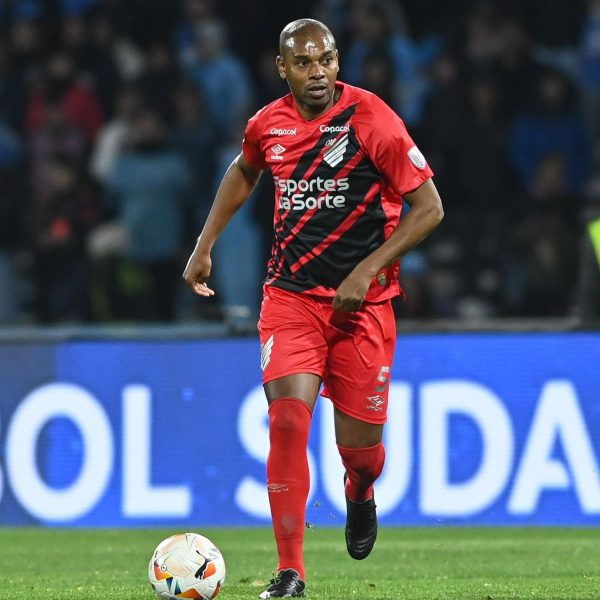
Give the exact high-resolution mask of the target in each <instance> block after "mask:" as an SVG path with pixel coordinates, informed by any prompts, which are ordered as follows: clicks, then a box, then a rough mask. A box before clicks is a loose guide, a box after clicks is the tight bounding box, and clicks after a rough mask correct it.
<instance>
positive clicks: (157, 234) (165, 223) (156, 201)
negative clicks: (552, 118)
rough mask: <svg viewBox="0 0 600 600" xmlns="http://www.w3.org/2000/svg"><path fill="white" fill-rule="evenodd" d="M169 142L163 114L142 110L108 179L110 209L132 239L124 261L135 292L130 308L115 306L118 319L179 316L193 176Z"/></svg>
mask: <svg viewBox="0 0 600 600" xmlns="http://www.w3.org/2000/svg"><path fill="white" fill-rule="evenodd" d="M166 139H167V132H166V127H165V124H164V122H163V120H162V119H161V117H160V115H159V114H158V113H157V112H155V111H152V110H150V109H146V110H143V111H141V112H140V113H139V114H138V116H137V118H136V119H135V122H134V124H133V129H132V134H131V146H130V148H129V149H128V150H127V151H126V152H123V153H122V154H120V155H119V156H118V157H117V158H116V160H115V161H114V163H113V167H112V169H111V170H110V172H109V173H108V176H107V178H106V188H107V193H108V197H107V200H108V208H109V209H112V211H113V212H114V214H115V215H116V217H115V218H116V221H117V222H118V223H119V224H120V225H121V226H122V227H123V228H124V229H125V231H126V232H127V234H128V238H129V243H128V247H127V255H126V259H127V261H128V264H127V268H128V269H129V275H130V277H129V280H130V281H133V286H132V287H133V289H132V293H131V294H130V296H131V298H130V302H129V303H128V305H127V306H124V307H119V306H116V307H113V310H114V314H115V316H117V317H120V318H137V319H154V320H156V319H159V320H165V321H168V320H172V319H173V318H174V315H175V284H176V282H177V281H178V277H179V264H178V262H177V259H178V254H179V252H181V251H182V249H183V247H184V238H183V232H184V225H183V207H184V205H185V203H186V202H188V201H189V197H190V194H191V189H190V186H191V174H190V172H189V170H188V168H187V165H186V163H185V161H184V160H183V159H182V158H181V157H180V156H179V155H178V154H177V153H175V152H174V151H173V150H172V149H170V148H169V147H168V146H167V143H166ZM123 297H124V298H126V297H127V290H123ZM122 309H124V311H123V312H120V311H121V310H122Z"/></svg>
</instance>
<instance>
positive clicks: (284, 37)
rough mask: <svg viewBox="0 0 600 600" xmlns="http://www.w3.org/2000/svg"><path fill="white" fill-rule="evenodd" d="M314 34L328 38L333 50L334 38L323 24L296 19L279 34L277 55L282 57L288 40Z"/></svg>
mask: <svg viewBox="0 0 600 600" xmlns="http://www.w3.org/2000/svg"><path fill="white" fill-rule="evenodd" d="M314 32H321V33H324V34H325V35H326V36H327V37H329V38H330V40H331V42H332V44H333V47H334V48H335V38H334V37H333V33H331V31H330V29H329V27H327V25H325V23H321V21H317V20H316V19H297V20H296V21H292V22H291V23H288V24H287V25H286V26H285V27H284V28H283V29H282V31H281V33H280V34H279V54H281V56H283V52H284V49H285V47H286V45H287V43H288V41H289V40H290V39H292V38H294V37H296V36H297V35H298V34H307V35H309V34H311V33H314Z"/></svg>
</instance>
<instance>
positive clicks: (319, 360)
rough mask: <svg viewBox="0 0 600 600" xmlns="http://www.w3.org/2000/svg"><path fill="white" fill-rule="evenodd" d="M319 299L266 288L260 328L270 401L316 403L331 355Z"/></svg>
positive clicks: (263, 370) (263, 365)
mask: <svg viewBox="0 0 600 600" xmlns="http://www.w3.org/2000/svg"><path fill="white" fill-rule="evenodd" d="M316 303H317V300H315V299H314V298H310V297H306V296H304V295H301V294H295V293H290V292H286V291H284V290H279V289H277V288H271V289H270V288H269V286H267V287H266V288H265V292H264V298H263V303H262V307H261V314H260V320H259V323H258V331H259V335H260V341H261V368H262V374H263V385H264V388H265V393H266V395H267V399H268V400H269V402H272V401H274V400H276V399H277V398H290V397H291V398H300V399H301V400H303V401H305V402H307V403H308V404H309V405H310V406H311V408H312V407H313V406H314V404H315V401H316V398H317V395H318V393H319V388H320V385H321V381H322V379H323V375H324V372H325V364H326V357H327V343H326V340H325V334H324V332H323V326H324V324H323V322H322V319H320V318H319V316H318V314H319V310H318V307H317V305H316Z"/></svg>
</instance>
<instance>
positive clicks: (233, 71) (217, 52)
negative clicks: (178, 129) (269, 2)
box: [185, 21, 252, 139]
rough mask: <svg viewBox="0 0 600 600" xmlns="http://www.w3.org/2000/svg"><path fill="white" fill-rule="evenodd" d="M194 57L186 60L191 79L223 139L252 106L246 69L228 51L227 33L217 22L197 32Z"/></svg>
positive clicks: (200, 27) (204, 24)
mask: <svg viewBox="0 0 600 600" xmlns="http://www.w3.org/2000/svg"><path fill="white" fill-rule="evenodd" d="M196 36H197V37H196V41H195V45H194V52H193V55H192V56H189V57H187V58H186V61H185V69H186V72H187V75H188V77H189V78H190V79H191V80H192V81H193V82H194V83H196V85H197V86H198V89H199V90H200V92H201V93H202V97H203V98H204V99H205V100H206V104H207V106H208V108H209V110H210V112H211V115H212V116H213V118H214V119H215V122H216V123H217V125H218V127H219V129H220V131H221V132H223V135H224V138H225V139H228V138H229V136H230V135H231V134H232V133H233V131H234V130H235V124H236V123H239V121H240V119H242V118H244V117H245V116H246V115H247V114H248V111H249V110H250V107H251V106H252V89H251V84H250V78H249V73H248V70H247V68H246V67H245V66H244V64H243V63H242V62H241V61H240V60H239V59H238V58H237V57H236V56H234V55H233V54H232V53H231V52H230V51H229V49H228V48H227V40H226V34H225V30H224V28H223V26H222V25H220V24H219V23H217V22H214V21H213V22H209V23H203V24H202V25H200V26H199V27H198V29H197V30H196Z"/></svg>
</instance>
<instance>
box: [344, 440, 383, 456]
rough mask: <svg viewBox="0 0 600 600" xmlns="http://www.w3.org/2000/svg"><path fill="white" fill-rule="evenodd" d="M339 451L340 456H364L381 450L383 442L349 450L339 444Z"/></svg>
mask: <svg viewBox="0 0 600 600" xmlns="http://www.w3.org/2000/svg"><path fill="white" fill-rule="evenodd" d="M337 447H338V450H339V452H340V454H354V453H356V454H362V453H365V454H366V453H367V452H373V451H375V450H379V449H380V447H381V448H383V442H378V443H377V444H375V445H373V446H363V447H362V448H347V447H346V446H340V444H337Z"/></svg>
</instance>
